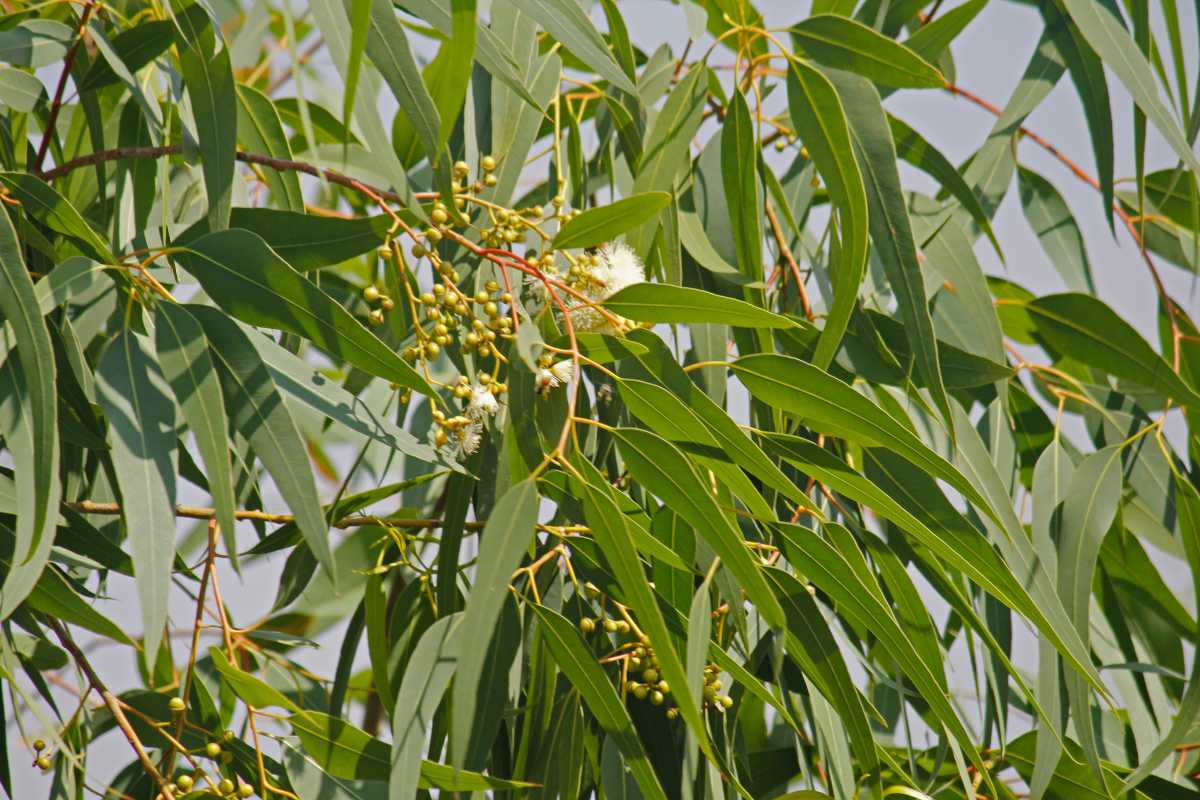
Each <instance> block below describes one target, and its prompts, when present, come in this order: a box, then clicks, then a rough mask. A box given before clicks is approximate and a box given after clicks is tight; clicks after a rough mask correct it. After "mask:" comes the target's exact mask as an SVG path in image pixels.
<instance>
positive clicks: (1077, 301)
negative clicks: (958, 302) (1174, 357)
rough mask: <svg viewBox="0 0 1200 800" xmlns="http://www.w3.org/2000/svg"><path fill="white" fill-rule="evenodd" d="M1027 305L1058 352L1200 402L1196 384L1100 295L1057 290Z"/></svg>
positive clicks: (1178, 397)
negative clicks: (1173, 368)
mask: <svg viewBox="0 0 1200 800" xmlns="http://www.w3.org/2000/svg"><path fill="white" fill-rule="evenodd" d="M1025 308H1026V309H1027V310H1028V311H1029V314H1030V316H1031V317H1032V319H1033V323H1034V325H1035V326H1036V331H1037V335H1038V336H1040V337H1041V338H1042V339H1044V340H1045V341H1046V342H1047V343H1048V344H1049V345H1050V346H1051V347H1053V348H1054V349H1055V350H1056V351H1058V352H1059V353H1064V354H1069V355H1070V356H1071V358H1073V359H1076V360H1078V361H1081V362H1083V363H1085V364H1088V365H1090V366H1093V367H1095V368H1097V369H1100V370H1103V371H1105V372H1107V373H1109V374H1111V375H1115V376H1116V377H1118V378H1124V379H1126V380H1130V381H1134V382H1136V383H1140V384H1142V385H1144V386H1148V387H1150V388H1152V389H1156V390H1158V391H1160V392H1162V393H1163V394H1165V395H1167V396H1168V397H1171V398H1173V399H1175V400H1177V401H1178V402H1180V403H1181V404H1183V405H1187V406H1192V405H1196V404H1198V403H1200V395H1197V393H1196V390H1195V389H1193V388H1192V387H1191V386H1189V385H1188V384H1186V383H1185V382H1184V381H1183V379H1182V378H1180V377H1179V375H1178V374H1177V373H1176V372H1175V371H1174V370H1172V369H1171V366H1170V365H1169V364H1168V363H1167V362H1166V361H1165V360H1164V359H1163V357H1162V356H1160V355H1159V354H1158V353H1156V352H1154V350H1153V349H1152V348H1151V347H1150V345H1149V344H1147V343H1146V340H1145V339H1143V338H1142V337H1141V335H1140V334H1138V332H1137V331H1136V330H1134V328H1133V326H1131V325H1130V324H1129V323H1128V322H1126V321H1125V320H1123V319H1121V318H1120V317H1119V316H1117V313H1116V312H1115V311H1113V310H1112V309H1111V308H1110V307H1109V306H1108V305H1106V304H1105V303H1104V302H1102V301H1101V300H1099V299H1097V298H1095V297H1092V296H1090V295H1085V294H1070V293H1069V294H1053V295H1046V296H1044V297H1039V298H1037V299H1035V300H1033V301H1031V302H1029V303H1026V304H1025Z"/></svg>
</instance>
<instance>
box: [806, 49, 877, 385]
mask: <svg viewBox="0 0 1200 800" xmlns="http://www.w3.org/2000/svg"><path fill="white" fill-rule="evenodd" d="M788 111H789V112H790V115H791V118H792V125H794V126H795V128H796V131H797V133H799V134H800V138H801V139H802V140H803V141H804V144H805V145H806V146H807V147H808V152H809V154H810V155H811V156H812V160H813V163H814V164H816V167H817V170H818V171H819V172H820V173H821V177H822V178H824V179H825V183H826V185H827V186H828V188H829V197H830V200H831V202H832V203H833V206H834V207H835V208H836V209H837V211H838V220H839V223H840V234H841V237H840V238H841V248H840V250H839V251H838V258H837V263H836V266H835V268H834V270H833V298H832V299H831V300H830V307H829V312H828V314H827V316H826V318H825V327H824V328H823V329H822V330H821V336H820V338H819V339H818V340H817V349H816V352H815V353H814V354H813V363H814V364H816V365H817V366H818V367H821V368H822V369H824V368H826V367H828V366H829V364H830V362H832V361H833V357H834V355H836V354H837V351H838V346H839V345H840V344H841V341H842V336H843V334H845V332H846V326H847V325H848V324H849V323H850V315H851V313H853V311H854V306H855V304H856V302H857V299H858V286H859V284H860V283H861V282H862V278H863V273H864V271H865V270H866V267H867V232H868V215H867V214H868V212H867V189H866V185H865V184H864V183H863V176H862V173H861V172H860V171H859V168H858V161H857V160H856V159H855V157H854V149H853V145H852V144H851V138H850V123H849V122H848V121H847V120H846V112H845V109H844V108H843V107H842V101H841V100H840V99H839V98H838V93H837V90H836V89H834V88H833V84H832V83H830V82H829V79H828V78H826V77H825V76H824V75H823V74H821V73H820V72H819V71H818V70H816V69H814V68H812V67H810V66H809V65H807V64H805V63H803V62H800V61H793V62H792V64H791V68H790V69H789V70H788Z"/></svg>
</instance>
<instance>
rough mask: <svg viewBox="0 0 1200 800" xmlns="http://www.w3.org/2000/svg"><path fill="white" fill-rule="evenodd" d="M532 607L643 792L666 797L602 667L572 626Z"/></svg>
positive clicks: (548, 641)
mask: <svg viewBox="0 0 1200 800" xmlns="http://www.w3.org/2000/svg"><path fill="white" fill-rule="evenodd" d="M531 608H532V609H533V613H534V614H536V615H537V618H538V621H539V622H540V623H541V627H540V628H539V630H541V632H542V636H543V638H544V640H545V642H546V644H547V645H548V646H549V648H550V651H551V652H552V653H553V654H554V660H555V662H556V663H557V664H558V667H559V668H560V669H561V670H562V671H563V673H564V674H565V675H566V676H567V679H568V680H569V681H570V682H571V685H572V686H574V687H575V689H577V690H578V691H579V694H580V696H581V697H583V701H584V702H585V703H586V704H587V707H588V709H589V710H590V711H591V712H592V715H593V716H595V718H596V722H597V723H598V724H599V725H600V727H601V728H602V729H603V730H604V731H605V732H606V733H607V734H608V735H609V736H611V737H612V739H613V741H614V742H615V743H616V746H617V748H618V749H619V750H620V751H621V755H622V756H624V758H625V763H626V764H627V765H628V767H629V769H630V770H631V771H632V772H633V777H634V780H636V781H637V784H638V787H639V788H640V789H641V790H642V796H643V797H646V798H650V799H652V800H653V799H654V798H659V799H661V800H666V797H667V795H666V793H665V792H664V791H663V788H662V785H661V784H660V783H659V780H658V776H657V775H656V774H655V773H654V768H653V767H652V766H651V765H650V762H649V760H648V759H647V758H646V751H645V748H644V747H643V746H642V742H641V740H640V739H639V738H638V734H637V730H636V729H635V728H634V727H633V721H632V720H631V719H630V718H629V712H628V711H626V710H625V707H624V706H623V705H622V704H621V700H620V698H618V697H617V693H616V691H614V690H613V687H612V684H611V683H609V680H608V676H607V675H605V674H604V670H603V668H601V667H600V665H599V664H597V663H596V659H595V657H594V656H593V655H592V653H591V652H589V651H588V649H587V647H586V646H585V645H584V643H583V641H581V640H580V638H579V634H578V633H577V632H576V631H575V626H574V625H572V624H571V623H570V622H569V621H568V620H567V619H566V618H564V617H563V616H562V615H560V614H557V613H555V612H554V611H552V610H550V609H548V608H546V607H545V606H541V605H533V606H531Z"/></svg>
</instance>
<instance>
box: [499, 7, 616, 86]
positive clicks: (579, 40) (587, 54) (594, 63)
mask: <svg viewBox="0 0 1200 800" xmlns="http://www.w3.org/2000/svg"><path fill="white" fill-rule="evenodd" d="M513 5H515V6H516V7H517V8H519V9H521V10H522V11H523V12H525V13H526V14H528V15H529V16H531V17H533V18H534V19H535V20H537V23H538V24H539V25H541V26H542V27H543V28H545V29H546V32H547V33H549V34H550V35H551V36H553V37H554V38H555V39H557V40H558V41H559V42H561V43H562V46H563V47H565V48H567V50H569V51H571V54H572V55H574V56H576V57H577V58H579V59H580V60H581V61H583V62H584V63H585V64H587V65H588V66H589V67H591V68H592V69H594V70H595V71H596V72H597V73H599V75H600V77H602V78H604V79H605V80H607V81H609V82H610V83H612V84H613V85H614V86H616V87H617V88H618V89H623V90H624V91H626V92H629V93H630V94H636V93H637V88H636V87H635V86H634V85H633V82H632V81H630V80H629V77H628V76H627V75H626V74H625V72H624V71H623V70H622V69H621V67H620V65H619V64H617V60H616V58H614V57H613V54H612V51H611V50H609V49H608V45H607V44H606V43H605V41H604V38H603V37H602V36H600V32H599V31H597V30H596V26H594V25H593V24H592V21H591V20H590V19H588V17H587V14H585V13H584V11H583V9H582V8H580V6H579V4H578V3H576V2H575V0H513Z"/></svg>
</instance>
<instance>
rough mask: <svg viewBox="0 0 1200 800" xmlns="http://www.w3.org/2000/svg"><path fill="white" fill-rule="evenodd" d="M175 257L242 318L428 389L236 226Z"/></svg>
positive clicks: (264, 245) (331, 302) (388, 350)
mask: <svg viewBox="0 0 1200 800" xmlns="http://www.w3.org/2000/svg"><path fill="white" fill-rule="evenodd" d="M176 258H177V259H178V260H179V263H180V264H181V265H182V266H183V268H184V269H186V270H187V271H188V272H190V273H191V274H192V275H194V276H195V277H196V279H197V280H199V281H200V285H201V286H203V287H204V290H205V291H206V292H208V294H209V295H210V296H211V297H212V298H213V299H214V300H215V301H216V302H217V303H218V304H220V306H221V307H222V308H224V309H225V310H226V311H228V312H229V313H230V314H232V315H233V316H235V317H237V318H238V319H240V320H242V321H243V322H248V323H250V324H251V325H261V326H264V327H270V328H277V329H279V330H282V331H287V332H289V333H294V334H297V335H298V336H303V337H305V338H306V339H309V340H310V341H312V342H314V343H315V344H317V345H318V346H319V347H321V348H322V349H323V350H325V352H327V353H329V354H330V355H332V356H335V357H337V358H340V359H344V360H346V361H348V362H350V363H351V364H353V365H354V366H356V367H358V368H359V369H362V370H364V371H366V372H368V373H370V374H372V375H377V376H379V377H381V378H384V379H385V380H388V381H392V382H394V383H398V384H400V385H401V386H406V387H409V388H411V389H415V390H417V391H419V392H422V393H424V394H433V389H432V388H430V386H429V385H428V384H427V383H425V380H424V379H423V378H422V377H421V376H420V375H418V374H417V373H416V371H415V370H414V369H413V368H412V367H411V366H409V365H408V364H407V363H406V362H405V361H404V360H403V359H402V358H400V356H399V355H398V354H397V353H396V352H395V351H394V350H392V349H391V348H390V347H388V346H387V345H386V344H384V343H383V342H382V341H380V339H379V338H378V337H377V336H375V334H373V333H371V332H370V331H369V330H367V329H366V328H365V327H364V326H363V325H362V324H361V323H360V322H358V320H356V319H355V318H354V316H353V315H352V314H351V313H350V312H349V311H347V310H346V309H345V307H343V306H342V305H341V304H340V303H338V302H337V301H335V300H334V299H333V298H331V297H330V296H329V295H327V294H325V293H324V292H322V291H321V290H320V289H319V288H318V287H317V286H316V285H315V284H313V283H312V282H311V281H309V280H308V279H307V278H305V277H304V275H302V274H301V273H299V272H297V271H296V270H295V269H294V268H293V267H292V266H291V265H290V264H288V263H287V262H286V261H284V260H283V259H282V258H280V257H279V255H278V254H277V253H276V252H275V251H274V250H272V249H271V248H270V247H269V246H268V245H267V243H266V242H264V241H263V240H262V239H261V238H259V237H258V236H256V235H255V234H253V233H250V232H249V231H244V230H238V229H231V230H227V231H220V232H217V233H210V234H207V235H205V236H202V237H200V238H199V239H196V240H195V241H193V242H191V243H190V244H189V246H188V250H187V252H184V253H180V254H178V255H176Z"/></svg>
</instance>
